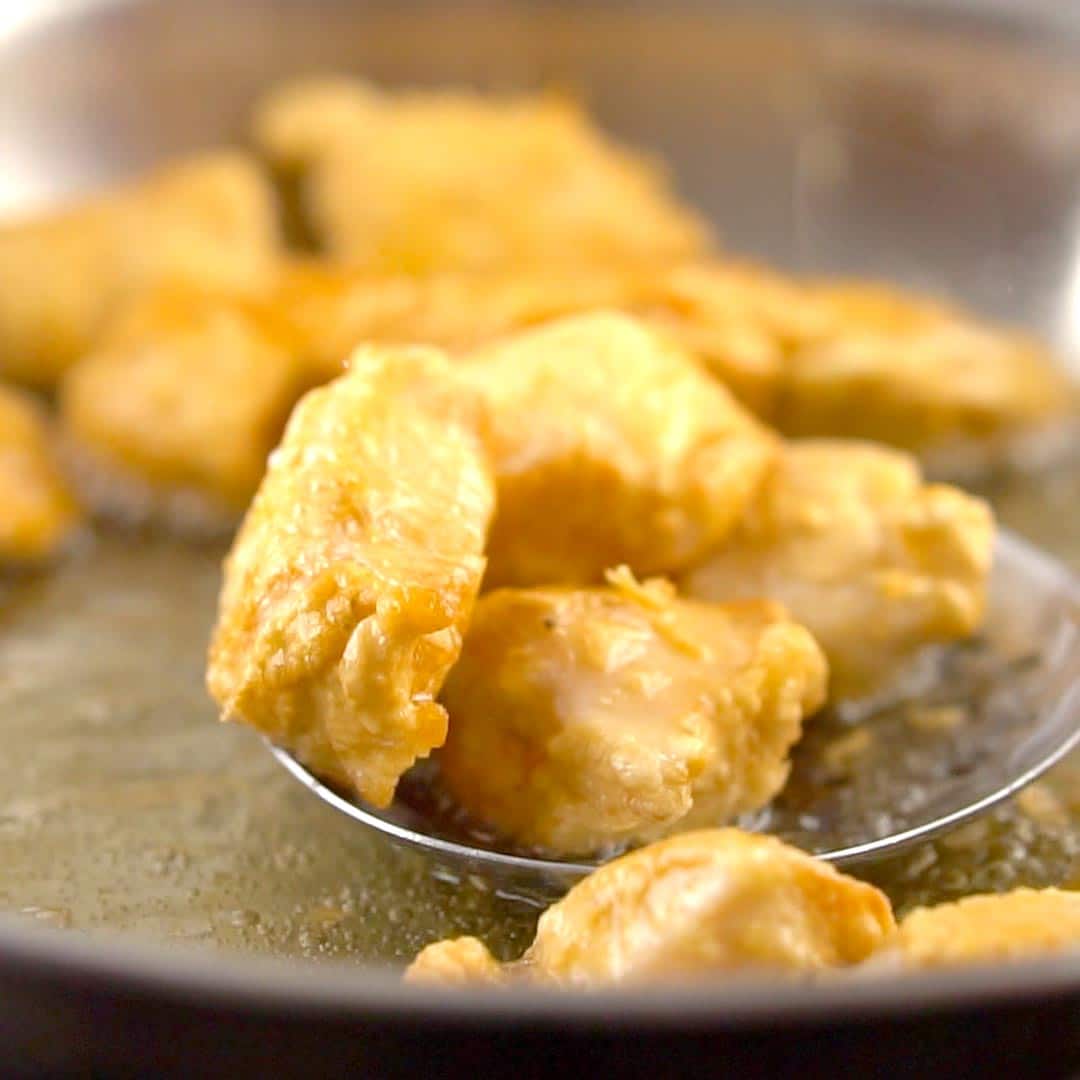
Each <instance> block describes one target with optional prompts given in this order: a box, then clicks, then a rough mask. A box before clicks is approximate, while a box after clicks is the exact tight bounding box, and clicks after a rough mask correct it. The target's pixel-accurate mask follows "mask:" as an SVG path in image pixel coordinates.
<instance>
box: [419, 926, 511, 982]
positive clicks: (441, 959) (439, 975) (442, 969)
mask: <svg viewBox="0 0 1080 1080" xmlns="http://www.w3.org/2000/svg"><path fill="white" fill-rule="evenodd" d="M405 978H406V979H407V980H408V981H409V982H416V983H437V984H439V985H443V986H447V985H449V986H469V985H470V984H475V983H501V982H503V981H504V980H505V975H504V973H503V969H502V966H501V965H500V964H499V961H498V960H496V959H495V957H494V956H492V955H491V953H490V951H489V950H488V947H487V946H486V945H485V944H484V943H483V942H482V941H480V940H479V939H477V938H474V937H460V938H452V939H450V940H448V941H436V942H433V943H432V944H431V945H428V947H427V948H426V949H422V950H421V951H420V953H419V955H418V956H417V957H416V959H415V960H414V961H413V962H412V963H411V964H410V965H409V968H408V970H407V971H406V972H405Z"/></svg>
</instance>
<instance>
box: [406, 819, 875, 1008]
mask: <svg viewBox="0 0 1080 1080" xmlns="http://www.w3.org/2000/svg"><path fill="white" fill-rule="evenodd" d="M894 931H895V923H894V921H893V916H892V911H891V909H890V907H889V902H888V900H887V899H886V898H885V896H884V895H883V894H882V893H880V892H878V890H877V889H875V888H873V887H872V886H870V885H865V884H863V883H862V882H859V881H856V880H855V879H854V878H850V877H846V876H845V875H843V874H840V873H838V872H837V871H836V870H834V869H833V868H832V867H831V866H829V865H828V864H827V863H824V862H820V861H819V860H817V859H814V858H812V857H811V856H809V855H806V854H804V853H803V852H801V851H798V850H797V849H795V848H793V847H789V846H788V845H787V844H784V843H782V842H781V841H779V840H776V839H774V838H772V837H768V836H756V835H753V834H751V833H746V832H741V831H740V830H738V829H710V830H702V831H699V832H691V833H683V834H682V835H680V836H673V837H669V838H668V839H667V840H661V841H658V842H657V843H655V844H651V845H649V846H648V847H646V848H641V849H640V850H638V851H635V852H632V853H631V854H629V855H624V856H623V857H622V858H620V859H616V860H615V861H614V862H610V863H608V864H607V865H606V866H602V867H601V868H600V869H599V870H596V871H594V872H593V873H592V874H590V875H589V876H588V877H587V878H585V880H584V881H581V882H580V883H579V884H577V885H576V886H575V887H574V888H573V889H571V890H570V892H569V894H568V895H567V896H566V897H565V898H564V899H563V900H561V901H560V902H559V903H557V904H555V905H554V906H552V907H550V908H548V910H547V911H546V912H545V913H544V914H543V915H542V916H541V917H540V922H539V925H538V926H537V930H536V938H535V940H534V941H533V943H532V946H531V947H530V948H529V949H528V951H527V952H526V953H525V955H524V956H523V957H522V959H521V960H520V961H519V962H518V963H515V964H509V965H505V966H503V967H502V968H501V969H498V968H497V967H493V966H492V965H493V960H492V958H491V955H490V954H489V953H488V952H487V950H486V949H484V947H483V946H482V945H481V944H480V943H479V942H477V941H475V939H470V938H466V939H459V940H458V941H446V942H440V943H439V944H438V945H434V946H428V948H427V949H425V950H424V952H423V953H421V955H420V957H418V958H417V962H416V964H414V966H413V968H411V969H410V973H409V974H410V977H412V978H418V979H419V978H427V979H430V980H431V981H436V982H443V983H446V984H450V985H461V984H462V983H463V982H466V981H486V982H490V981H493V980H495V979H497V978H504V979H515V980H521V981H527V982H534V983H541V984H554V985H556V986H560V987H565V988H579V989H589V988H593V987H600V986H609V985H618V984H634V983H655V982H664V981H671V980H679V979H689V978H698V979H701V978H706V977H710V976H711V977H717V976H730V975H734V974H737V973H768V974H788V975H801V974H812V973H819V972H823V971H828V970H832V969H835V968H841V967H848V966H850V965H854V964H858V963H860V962H861V961H863V960H865V959H866V958H867V957H868V956H870V955H871V954H872V953H873V952H874V951H875V950H876V949H878V948H880V947H881V945H882V943H883V942H885V941H887V940H889V938H890V936H891V935H892V934H893V933H894Z"/></svg>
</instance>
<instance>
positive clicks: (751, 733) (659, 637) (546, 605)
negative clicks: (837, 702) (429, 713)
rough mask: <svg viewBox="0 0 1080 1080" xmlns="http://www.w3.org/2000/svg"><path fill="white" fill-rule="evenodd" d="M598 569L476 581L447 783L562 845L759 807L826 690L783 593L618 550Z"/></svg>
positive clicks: (598, 844)
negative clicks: (485, 585) (731, 584)
mask: <svg viewBox="0 0 1080 1080" xmlns="http://www.w3.org/2000/svg"><path fill="white" fill-rule="evenodd" d="M609 577H610V581H611V585H610V586H609V587H607V588H595V589H588V590H574V589H556V588H546V589H499V590H496V591H495V592H491V593H487V594H486V595H485V596H483V597H481V599H480V601H479V603H478V605H477V608H476V612H475V614H474V617H473V622H472V624H471V626H470V628H469V632H468V635H467V636H466V638H465V646H464V649H463V650H462V654H461V658H460V660H459V661H458V663H457V665H456V666H455V667H454V669H453V671H451V673H450V676H449V678H448V679H447V682H446V686H445V687H444V689H443V699H442V700H443V702H444V703H445V704H446V706H447V709H448V710H449V712H450V734H449V737H448V738H447V742H446V745H445V747H444V748H443V750H442V752H441V754H440V765H441V770H442V776H443V778H444V780H445V783H446V785H447V787H448V789H449V790H450V792H451V793H452V794H453V795H454V796H455V797H456V799H457V801H458V802H459V803H460V804H461V805H462V806H464V807H465V808H466V809H467V810H468V811H470V812H471V814H472V815H473V816H474V817H476V818H478V819H479V820H481V821H484V822H487V823H489V824H491V825H493V826H495V828H496V829H498V830H499V832H501V833H502V834H503V835H504V836H506V837H509V838H511V839H513V840H516V841H518V842H520V843H523V844H527V845H531V846H538V847H543V848H546V849H548V850H551V851H554V852H557V853H560V854H583V853H587V852H595V851H598V850H601V849H603V848H605V847H610V846H612V845H615V844H622V843H626V842H640V841H643V840H648V839H654V838H656V837H657V836H660V835H663V834H664V833H666V832H669V831H671V829H672V828H673V827H676V826H679V825H681V824H684V823H686V822H687V821H693V822H698V823H706V822H708V823H710V824H722V823H723V822H725V821H728V820H730V819H731V818H732V817H733V816H735V815H736V814H739V813H743V812H745V811H749V810H756V809H758V808H759V807H761V806H763V805H764V804H765V803H766V802H768V801H769V799H771V798H772V797H773V796H774V795H775V794H776V793H777V792H778V791H779V790H780V788H781V787H782V786H783V784H784V781H785V780H786V779H787V774H788V768H789V763H788V757H787V755H788V751H789V750H790V748H791V746H792V745H793V744H794V743H795V742H796V740H797V739H798V738H799V735H800V733H801V731H802V719H803V717H804V716H805V715H807V714H808V713H811V712H813V711H814V710H815V709H816V708H818V706H820V705H821V704H822V703H823V701H824V699H825V685H826V666H825V660H824V657H823V656H822V654H821V651H820V650H819V649H818V647H817V645H816V644H815V642H814V640H813V638H811V637H810V635H809V634H808V633H807V632H806V631H805V630H803V629H802V627H800V626H797V625H795V624H794V623H792V622H791V621H790V620H789V619H788V618H787V617H786V615H785V613H784V612H783V610H782V609H781V608H779V607H778V606H777V605H774V604H770V603H767V602H755V601H744V602H742V603H734V604H723V605H721V604H700V603H692V602H688V601H682V600H677V599H676V598H675V595H674V589H673V588H672V587H671V585H670V584H669V583H667V582H664V581H660V580H654V581H651V582H647V583H646V584H645V585H639V584H638V583H637V582H635V581H634V580H633V578H632V577H631V576H630V574H629V572H628V571H626V570H625V568H624V569H622V570H620V571H619V572H616V573H612V574H611V575H609Z"/></svg>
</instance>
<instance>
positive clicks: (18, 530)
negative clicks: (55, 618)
mask: <svg viewBox="0 0 1080 1080" xmlns="http://www.w3.org/2000/svg"><path fill="white" fill-rule="evenodd" d="M81 522H82V518H81V515H80V513H79V509H78V507H77V506H76V503H75V500H74V499H73V498H72V496H71V493H70V491H69V490H68V486H67V483H66V482H65V480H64V477H63V476H62V475H61V472H60V469H59V467H58V466H57V463H56V460H55V457H54V452H53V445H52V436H51V433H50V431H49V426H48V421H47V419H46V416H45V411H44V410H43V409H42V408H41V407H40V406H39V405H38V404H37V402H36V401H34V399H33V398H31V397H30V396H29V395H28V394H25V393H23V392H22V391H20V390H14V389H12V388H10V387H6V386H0V566H3V565H5V564H16V565H19V564H30V563H36V562H40V561H42V560H43V559H49V558H51V557H53V556H55V555H56V554H57V553H58V552H59V551H60V550H61V549H62V548H63V546H64V545H65V544H66V543H67V542H68V541H69V540H70V539H71V537H72V535H73V534H74V532H75V531H76V530H77V529H78V528H79V526H80V524H81Z"/></svg>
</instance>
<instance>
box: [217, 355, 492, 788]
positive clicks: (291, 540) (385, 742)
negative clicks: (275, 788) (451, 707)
mask: <svg viewBox="0 0 1080 1080" xmlns="http://www.w3.org/2000/svg"><path fill="white" fill-rule="evenodd" d="M482 428H483V416H482V407H481V406H480V404H479V402H478V401H477V399H476V398H475V396H474V395H473V394H472V393H471V392H470V391H469V390H468V389H467V388H466V387H465V386H463V385H462V384H461V382H460V381H459V380H458V379H457V378H455V376H454V374H453V370H452V368H451V367H450V365H449V364H448V362H447V360H446V358H445V357H444V356H443V355H442V354H440V353H438V352H437V351H435V350H430V349H419V348H414V349H405V348H402V349H385V350H378V349H361V350H359V351H358V352H357V353H356V354H355V356H354V357H353V360H352V365H351V370H350V372H349V373H348V374H347V375H345V376H343V377H341V378H339V379H337V380H336V381H334V382H333V383H331V384H329V385H328V386H326V387H323V388H320V389H318V390H313V391H312V392H311V393H309V394H308V395H307V396H306V397H305V398H304V399H303V400H302V401H301V403H300V404H299V405H298V406H297V408H296V409H295V410H294V412H293V415H292V417H291V418H290V420H289V424H288V427H287V429H286V432H285V436H284V438H283V440H282V443H281V446H280V447H279V448H278V450H277V451H276V452H275V453H274V455H273V456H272V458H271V461H270V467H269V470H268V472H267V474H266V476H265V478H264V479H263V483H262V485H261V487H260V489H259V492H258V494H257V495H256V497H255V500H254V502H253V503H252V505H251V508H250V509H249V511H248V514H247V517H246V519H245V521H244V524H243V527H242V528H241V530H240V533H239V535H238V536H237V538H236V541H235V543H234V545H233V548H232V551H231V553H230V554H229V557H228V559H227V560H226V564H225V580H224V585H223V588H222V593H221V600H220V607H219V615H218V623H217V627H216V629H215V631H214V636H213V640H212V643H211V647H210V659H209V668H208V672H207V682H208V686H209V688H210V692H211V694H212V695H213V697H214V698H215V700H216V701H217V702H218V704H219V705H220V706H221V712H222V716H223V718H224V719H230V720H240V721H243V722H245V723H248V724H251V725H252V726H254V727H256V728H258V729H259V730H261V731H263V732H265V733H266V734H268V735H270V736H271V737H272V738H273V739H274V740H275V741H277V742H279V743H280V744H282V745H284V746H286V747H288V748H289V749H290V750H292V751H293V752H294V753H295V754H296V755H297V757H298V758H299V759H300V760H301V761H304V762H305V763H307V764H308V766H309V767H311V768H312V769H313V770H314V771H316V772H318V773H320V774H321V775H324V776H326V777H327V778H328V779H330V780H332V781H335V782H337V783H340V784H345V785H348V786H349V787H350V788H352V789H353V790H355V791H356V793H357V794H359V795H360V796H361V797H362V798H364V799H367V800H368V801H369V802H372V803H374V804H376V805H379V806H385V805H386V804H387V803H389V801H390V800H391V798H392V797H393V794H394V788H395V785H396V783H397V780H398V778H399V776H400V775H401V774H402V773H403V772H404V771H405V770H406V769H407V768H408V767H409V766H410V765H411V764H412V763H413V762H414V761H415V760H416V759H417V758H418V757H422V756H425V755H426V754H427V753H428V752H429V751H430V750H431V749H432V748H433V747H436V746H439V745H441V743H442V742H443V740H444V739H445V737H446V711H445V710H444V709H443V708H442V706H441V705H438V704H436V703H435V700H434V698H435V695H436V694H437V693H438V691H439V689H440V687H441V686H442V682H443V679H444V678H445V677H446V673H447V671H448V670H449V668H450V666H451V665H452V664H453V663H454V661H455V660H456V659H457V656H458V653H459V651H460V649H461V640H462V635H463V633H464V630H465V626H466V623H467V622H468V619H469V615H470V613H471V610H472V606H473V602H474V600H475V596H476V593H477V590H478V588H479V586H480V579H481V577H482V576H483V572H484V557H483V548H484V539H485V535H486V532H487V527H488V522H489V520H490V518H491V515H492V511H493V506H494V482H493V479H492V476H491V473H490V468H489V466H488V463H487V459H486V456H485V453H484V449H483V446H482V443H481V431H482Z"/></svg>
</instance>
